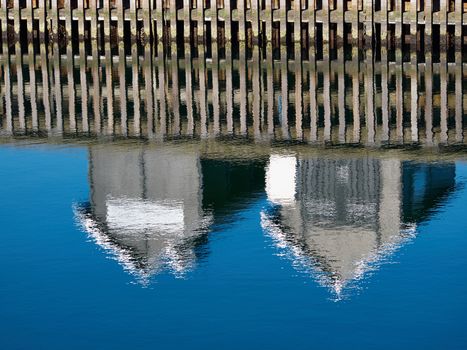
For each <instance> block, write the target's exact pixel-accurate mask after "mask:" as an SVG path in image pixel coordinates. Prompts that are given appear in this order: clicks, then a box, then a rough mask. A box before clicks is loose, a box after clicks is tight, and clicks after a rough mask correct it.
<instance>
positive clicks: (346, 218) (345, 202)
mask: <svg viewBox="0 0 467 350" xmlns="http://www.w3.org/2000/svg"><path fill="white" fill-rule="evenodd" d="M426 167H427V168H429V169H430V170H427V169H419V168H417V165H414V164H412V163H401V162H400V161H399V160H395V159H373V158H358V159H324V158H307V159H297V158H296V157H294V156H289V157H278V156H272V157H271V158H270V163H269V165H268V170H267V174H266V178H267V184H266V189H267V194H268V198H269V200H270V201H271V202H272V204H273V207H272V209H271V210H269V211H268V213H266V215H263V226H264V227H265V228H266V230H267V231H268V232H270V233H272V235H273V237H274V238H275V239H276V241H277V242H278V245H279V246H282V247H285V246H287V247H289V248H290V249H291V251H292V253H293V255H294V256H295V258H296V259H300V261H302V262H303V261H304V260H303V259H304V258H305V260H308V261H310V262H312V263H313V264H312V265H313V267H314V268H315V269H318V270H319V271H318V272H320V273H321V274H323V276H324V277H323V279H322V281H323V282H324V284H326V285H328V286H330V287H332V288H333V289H334V290H335V291H339V290H340V289H341V288H342V287H343V286H344V285H345V284H346V283H348V282H349V281H351V280H353V279H355V278H359V277H361V276H362V273H363V272H364V270H365V265H366V264H367V263H368V262H369V261H374V259H375V258H377V256H378V255H381V254H382V253H384V252H385V251H387V249H389V248H390V247H394V246H397V245H399V244H401V242H402V241H403V240H404V234H403V233H402V229H403V226H404V225H405V224H407V223H406V222H403V221H402V220H403V219H404V218H405V217H402V216H401V214H403V212H402V211H403V209H404V208H405V207H406V205H405V203H403V202H402V201H404V200H406V198H408V196H411V198H412V197H413V196H414V195H415V193H414V192H413V191H412V192H411V194H408V193H406V192H407V191H408V189H409V188H410V189H412V188H413V187H414V186H415V185H417V182H416V181H413V179H414V178H415V177H416V176H415V174H418V175H417V176H420V175H421V174H426V173H427V172H428V173H429V174H431V175H432V178H431V180H432V181H431V182H426V181H425V182H424V183H423V186H424V187H423V186H422V187H423V189H424V192H420V189H418V190H417V193H423V195H422V196H423V198H425V199H426V198H429V197H432V196H433V194H434V195H435V196H438V197H439V196H440V195H442V194H445V193H446V192H447V191H449V190H450V189H451V188H452V186H453V181H454V173H453V166H452V165H450V164H443V165H442V166H436V165H427V166H426ZM408 173H410V174H411V175H410V176H408V175H407V174H408ZM286 174H288V176H285V175H286ZM435 178H436V181H434V180H435ZM408 180H412V182H410V184H407V183H405V181H408ZM438 180H439V181H438ZM401 181H404V183H403V186H402V183H401ZM435 182H436V183H437V184H438V185H437V186H436V188H434V187H433V185H434V183H435ZM430 184H431V185H430ZM402 191H404V192H403V193H402ZM432 191H434V193H431V192H432ZM415 196H416V195H415ZM425 199H424V200H418V201H417V203H422V202H423V203H426V202H427V201H426V200H425ZM421 210H422V211H423V212H427V210H429V208H427V207H426V206H424V207H423V208H421ZM410 224H416V222H412V221H411V222H410Z"/></svg>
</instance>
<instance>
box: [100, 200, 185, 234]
mask: <svg viewBox="0 0 467 350" xmlns="http://www.w3.org/2000/svg"><path fill="white" fill-rule="evenodd" d="M107 223H108V225H109V227H110V228H111V229H116V230H125V231H127V232H133V233H139V232H151V231H152V232H154V233H157V234H168V233H182V232H183V231H184V228H185V227H184V226H185V224H184V213H183V204H182V203H180V202H169V201H165V202H164V201H161V202H153V201H144V200H140V199H130V198H118V199H117V198H109V199H108V200H107Z"/></svg>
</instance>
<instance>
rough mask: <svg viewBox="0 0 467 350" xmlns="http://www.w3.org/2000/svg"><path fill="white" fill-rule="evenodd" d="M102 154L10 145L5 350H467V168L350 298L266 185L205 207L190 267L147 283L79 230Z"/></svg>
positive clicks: (3, 216)
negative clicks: (296, 249)
mask: <svg viewBox="0 0 467 350" xmlns="http://www.w3.org/2000/svg"><path fill="white" fill-rule="evenodd" d="M89 157H90V152H89V149H88V148H87V147H66V146H45V145H40V146H27V147H15V146H2V147H1V148H0V164H1V166H0V184H1V185H0V223H1V227H2V229H1V240H0V251H1V254H0V266H1V269H0V271H1V272H0V279H1V283H0V310H1V318H0V348H2V349H82V348H96V349H127V348H132V349H146V348H163V349H166V348H167V349H176V348H177V349H182V348H190V349H202V348H204V349H206V348H212V349H238V348H243V349H253V348H269V349H284V348H299V349H302V348H310V349H311V348H314V349H343V348H347V349H376V348H378V349H396V348H399V349H409V348H417V349H441V348H446V349H466V348H467V332H466V331H465V330H466V316H465V315H466V314H467V298H466V295H467V254H466V247H467V215H466V214H467V209H466V203H467V187H466V184H467V163H466V162H465V161H461V160H459V161H456V162H454V163H453V165H452V166H453V169H455V175H454V178H453V181H454V186H453V187H452V188H450V190H449V191H447V193H444V194H442V195H439V196H440V198H441V199H440V200H439V201H438V202H436V203H435V204H433V205H431V206H429V207H428V208H427V209H426V210H425V212H424V215H421V218H420V219H417V220H418V222H417V225H416V228H415V229H412V231H411V233H410V234H408V235H407V237H405V238H404V240H402V241H400V242H399V243H398V244H397V246H396V247H395V249H394V250H393V251H391V252H390V253H389V254H387V256H385V257H384V258H381V259H380V261H378V262H375V263H374V266H373V269H371V270H370V271H368V273H365V274H364V276H363V277H361V278H360V279H356V280H355V281H353V282H351V283H349V289H348V290H347V291H345V292H343V294H342V296H341V295H337V296H336V293H335V292H334V291H333V290H332V288H330V287H329V285H326V283H320V279H319V274H316V273H313V271H312V268H311V267H310V266H309V265H307V263H302V262H301V260H300V259H298V258H297V256H296V255H294V253H293V252H292V253H291V249H289V248H290V247H289V248H288V247H287V246H280V245H278V243H277V241H275V239H274V238H272V236H271V235H270V234H268V232H267V229H265V226H264V224H263V225H262V221H261V213H263V214H264V213H265V212H268V211H272V210H274V205H273V204H271V201H270V200H269V199H268V194H267V193H266V192H265V191H264V190H258V189H256V188H250V189H247V190H245V191H244V192H241V191H240V190H239V189H235V191H234V192H235V193H240V194H239V195H238V196H237V197H235V196H230V197H228V196H227V199H226V200H225V201H228V198H236V204H235V205H233V206H225V205H224V206H220V205H219V206H218V207H216V206H215V205H214V204H213V205H211V208H210V209H209V205H206V206H205V207H206V208H205V211H206V212H209V213H210V215H211V221H210V223H209V225H208V226H209V228H208V231H209V232H208V234H207V237H205V238H204V239H205V242H204V243H203V245H202V248H200V250H201V252H199V257H198V258H197V259H196V260H195V263H194V264H192V266H191V267H190V268H188V269H186V271H184V272H183V273H178V274H177V273H174V271H173V270H171V269H170V268H162V269H161V270H160V271H157V272H154V273H153V274H151V276H150V277H149V280H146V281H144V282H142V281H141V280H140V279H139V278H138V276H135V274H134V273H131V271H130V272H129V271H128V270H127V269H125V268H124V266H122V263H121V262H119V261H118V260H117V259H116V258H115V255H113V254H112V253H109V252H108V251H107V250H106V249H104V248H102V246H100V245H99V244H96V242H95V240H94V239H93V238H92V237H91V236H90V235H89V233H88V232H85V231H86V230H85V229H83V227H82V226H81V225H80V224H79V222H77V217H76V215H77V214H76V207H77V206H79V205H81V204H82V203H88V202H90V201H91V197H92V194H91V187H90V183H89V182H90V162H89ZM216 166H218V167H219V168H220V169H221V170H222V169H225V168H226V167H227V165H225V164H220V165H216ZM423 166H424V164H421V165H420V164H418V165H417V166H416V167H415V170H414V171H419V169H420V168H422V167H423ZM411 169H412V168H411ZM109 171H110V170H109ZM417 174H418V173H417ZM430 174H433V172H431V173H430ZM453 174H454V172H453ZM344 175H345V174H344ZM419 178H422V179H421V180H417V179H419ZM205 179H206V181H208V178H207V176H205ZM414 179H415V180H414V185H413V187H414V188H416V192H414V193H415V194H420V193H421V192H420V191H422V189H421V188H420V186H421V187H423V186H422V185H421V184H420V181H424V180H423V176H422V177H420V176H418V175H417V176H414ZM205 186H207V185H206V184H205ZM404 191H405V190H404ZM205 197H206V195H205ZM413 215H414V216H416V214H413ZM417 215H418V214H417ZM409 216H410V215H409ZM414 220H415V219H414Z"/></svg>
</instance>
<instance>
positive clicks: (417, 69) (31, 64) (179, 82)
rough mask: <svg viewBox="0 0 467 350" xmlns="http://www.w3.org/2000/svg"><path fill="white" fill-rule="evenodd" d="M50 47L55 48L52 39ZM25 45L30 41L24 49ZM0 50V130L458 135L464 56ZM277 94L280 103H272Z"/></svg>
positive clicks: (440, 139)
mask: <svg viewBox="0 0 467 350" xmlns="http://www.w3.org/2000/svg"><path fill="white" fill-rule="evenodd" d="M53 46H54V47H56V45H53ZM31 47H32V45H31V46H30V49H31ZM81 48H82V46H80V50H79V55H76V56H75V55H73V52H72V50H71V48H67V51H66V54H64V55H60V54H59V53H58V49H57V50H56V49H53V50H52V51H51V52H48V51H47V47H46V46H45V45H42V46H41V47H40V50H39V51H40V54H39V55H37V56H35V55H34V54H33V51H32V49H31V54H30V55H25V56H21V55H11V56H0V63H1V74H2V78H1V82H2V85H1V86H0V98H1V99H2V103H0V109H1V110H0V116H1V119H0V121H1V130H2V132H3V134H10V135H11V134H15V135H18V134H33V133H38V132H39V133H45V134H49V135H63V134H65V135H67V134H68V135H70V134H80V135H83V134H84V135H101V134H107V135H116V136H123V137H126V136H132V137H139V136H142V137H147V138H165V137H181V136H186V137H193V136H195V137H201V138H209V137H218V136H225V135H238V136H242V137H247V136H248V137H249V138H252V139H257V140H299V141H310V142H332V143H342V144H344V143H363V144H367V145H381V144H385V143H388V142H389V143H397V144H400V143H421V144H423V145H437V144H447V143H459V142H464V137H463V134H464V127H465V126H464V125H463V123H464V119H465V117H464V115H465V113H466V111H465V109H466V107H467V103H466V102H464V99H465V97H464V95H463V86H462V82H463V81H464V79H465V78H464V64H463V63H462V62H461V60H460V55H456V62H454V63H447V60H446V55H444V54H441V57H440V63H431V62H426V63H423V64H422V63H416V61H412V62H405V63H399V64H393V63H388V62H387V61H381V62H375V61H374V60H373V58H372V55H371V52H370V53H369V54H368V55H367V56H365V58H364V59H363V60H362V61H359V60H358V58H356V57H357V56H355V58H354V60H353V61H343V60H339V59H338V60H333V61H328V60H321V61H314V60H313V58H312V59H311V60H309V61H307V62H302V61H301V60H300V59H299V58H297V57H296V59H295V60H294V61H293V60H287V59H281V60H280V61H275V60H273V58H272V56H271V55H267V58H266V59H262V58H261V55H260V54H259V50H258V49H254V50H253V53H252V57H251V58H247V57H246V54H245V51H243V52H241V54H240V57H239V59H232V58H231V57H230V56H227V57H226V58H225V59H219V58H218V56H217V55H216V54H213V56H212V59H204V58H203V57H198V58H193V57H190V54H189V51H188V52H187V53H186V55H185V56H186V57H185V58H184V59H178V58H177V56H176V52H173V53H172V58H171V59H170V60H165V59H162V58H155V57H154V56H153V54H152V52H151V48H150V45H147V46H146V47H145V48H144V51H143V54H142V56H139V55H138V52H137V50H136V49H134V50H132V55H131V56H128V57H127V56H126V55H125V52H124V50H122V49H121V50H120V51H119V54H118V55H117V56H112V55H111V50H110V48H109V49H108V50H106V51H105V55H103V56H102V57H101V56H100V55H99V53H98V52H97V50H95V51H93V52H92V55H90V56H88V55H87V54H86V53H85V50H84V49H82V50H81ZM279 101H281V102H280V103H281V108H279Z"/></svg>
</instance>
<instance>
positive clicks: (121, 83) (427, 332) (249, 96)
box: [0, 44, 467, 349]
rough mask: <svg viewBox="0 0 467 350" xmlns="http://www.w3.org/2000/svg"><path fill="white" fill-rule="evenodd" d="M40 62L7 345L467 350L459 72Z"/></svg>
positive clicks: (10, 173) (12, 69)
mask: <svg viewBox="0 0 467 350" xmlns="http://www.w3.org/2000/svg"><path fill="white" fill-rule="evenodd" d="M23 49H24V50H26V51H25V52H22V54H15V51H14V50H13V49H11V50H12V51H11V52H10V54H8V55H2V56H1V57H0V64H1V65H0V72H1V73H0V74H1V76H0V101H1V103H0V183H1V186H0V225H1V230H0V235H1V239H0V251H1V254H0V266H1V269H0V281H1V282H0V315H1V317H0V348H1V349H82V348H96V349H128V348H131V349H146V348H148V349H149V348H163V349H175V348H177V349H185V348H191V349H207V348H212V349H239V348H241V349H255V348H260V349H287V348H289V349H294V348H296V349H311V348H317V349H342V348H347V349H441V348H446V349H466V348H467V333H466V332H465V329H466V316H465V315H466V314H467V299H466V295H467V254H466V247H467V215H466V214H467V209H466V203H467V153H466V147H465V141H464V134H465V130H466V121H467V120H466V119H467V118H466V114H467V103H466V102H465V101H464V100H465V98H464V94H463V91H464V87H465V84H466V83H467V78H466V76H465V73H464V72H465V69H464V63H463V62H462V59H460V58H459V60H458V59H457V58H458V56H457V55H455V54H453V55H452V57H451V58H452V59H449V57H447V56H446V55H443V54H441V55H440V57H438V58H436V60H434V61H433V62H432V61H430V60H428V62H426V60H424V62H420V61H419V60H418V59H416V58H415V59H413V60H410V55H409V56H408V60H404V61H403V62H399V63H397V62H393V61H381V59H380V58H375V55H374V54H373V52H371V51H370V52H357V54H356V55H355V56H352V55H351V54H350V55H347V58H346V59H344V58H343V57H344V56H342V53H339V52H337V53H336V57H335V58H332V59H329V60H328V59H321V60H319V61H314V60H312V59H311V58H307V59H306V60H303V61H302V60H301V59H300V57H299V56H297V55H299V54H300V53H295V55H294V58H293V59H275V58H274V57H272V56H269V55H267V54H264V55H263V53H261V50H259V49H253V51H252V52H249V53H241V52H240V53H239V56H238V57H233V58H232V57H230V58H229V57H225V54H224V55H221V56H217V55H216V54H215V53H210V54H209V57H204V56H203V55H201V56H200V55H199V53H198V54H197V55H194V56H193V57H191V56H190V55H189V54H185V55H183V57H177V55H178V54H179V53H177V52H176V51H175V52H174V51H172V53H171V55H170V57H155V56H154V55H153V51H152V49H151V48H150V47H149V48H148V47H143V48H138V47H135V48H134V50H132V48H129V50H130V51H128V50H126V49H125V48H122V49H119V47H110V46H109V47H108V50H102V52H101V51H99V50H91V49H90V48H86V47H85V46H84V44H83V45H80V46H79V47H75V48H73V47H71V48H64V49H61V48H58V47H54V46H45V45H40V46H38V47H33V46H32V45H30V46H29V47H24V48H23ZM24 50H23V51H24ZM3 52H5V51H3ZM16 52H17V53H18V52H21V47H17V50H16ZM219 57H220V58H219ZM339 57H342V59H340V58H339ZM349 57H350V59H349ZM459 57H460V56H459Z"/></svg>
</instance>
